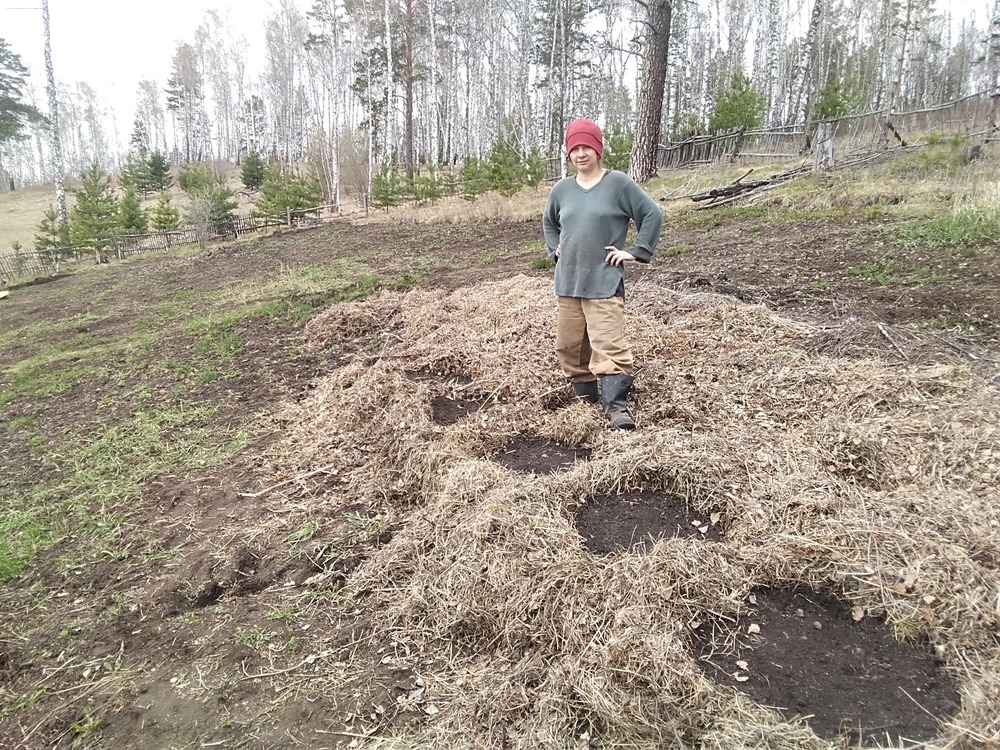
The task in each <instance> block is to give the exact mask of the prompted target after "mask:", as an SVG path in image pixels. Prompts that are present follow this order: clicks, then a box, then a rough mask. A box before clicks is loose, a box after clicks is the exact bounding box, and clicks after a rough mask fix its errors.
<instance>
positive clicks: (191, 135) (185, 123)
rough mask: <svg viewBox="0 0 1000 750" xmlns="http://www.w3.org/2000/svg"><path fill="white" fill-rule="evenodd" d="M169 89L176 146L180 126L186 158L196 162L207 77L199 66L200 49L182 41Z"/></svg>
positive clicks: (186, 160)
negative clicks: (204, 77) (202, 75)
mask: <svg viewBox="0 0 1000 750" xmlns="http://www.w3.org/2000/svg"><path fill="white" fill-rule="evenodd" d="M166 93H167V109H168V110H169V111H170V112H171V114H172V116H173V120H174V150H175V151H176V150H177V149H178V144H177V140H176V135H177V131H178V129H179V130H180V133H181V136H182V144H183V152H182V154H183V158H184V161H185V162H192V161H194V160H195V158H196V155H197V154H198V153H199V152H200V145H201V144H200V143H198V135H199V134H198V130H199V123H200V122H201V117H200V114H201V111H202V110H203V109H204V81H203V80H202V77H201V73H200V72H199V70H198V55H197V52H196V51H195V49H194V47H192V46H191V45H190V44H187V43H183V44H180V45H178V47H177V50H176V51H175V52H174V60H173V68H172V71H171V74H170V78H169V80H168V81H167V89H166Z"/></svg>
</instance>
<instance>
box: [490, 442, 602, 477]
mask: <svg viewBox="0 0 1000 750" xmlns="http://www.w3.org/2000/svg"><path fill="white" fill-rule="evenodd" d="M588 458H590V449H589V448H572V447H570V446H568V445H560V444H559V443H555V442H553V441H551V440H546V439H545V438H540V437H536V436H533V435H532V436H524V437H520V438H518V439H517V440H515V441H513V442H512V443H508V444H507V445H506V446H505V447H504V449H503V450H501V451H500V452H499V453H497V454H496V455H495V456H493V459H494V460H495V461H496V462H497V463H499V464H500V465H501V466H506V467H507V468H508V469H510V470H512V471H516V472H518V473H519V474H552V473H553V472H556V471H561V470H562V469H565V468H567V467H570V466H572V465H573V464H575V463H576V462H577V461H586V460H587V459H588Z"/></svg>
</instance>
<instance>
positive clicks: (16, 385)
mask: <svg viewBox="0 0 1000 750" xmlns="http://www.w3.org/2000/svg"><path fill="white" fill-rule="evenodd" d="M62 359H64V358H63V357H62V356H59V357H56V358H47V357H35V358H33V359H32V360H30V361H28V362H23V363H19V365H17V367H16V368H15V370H14V373H13V377H12V378H11V380H10V384H9V385H8V386H7V387H6V388H5V389H4V390H2V391H0V406H3V405H4V404H7V403H10V402H11V401H13V400H14V399H15V398H18V397H19V396H27V397H30V398H44V397H45V396H54V395H56V394H58V393H65V392H66V391H68V390H70V389H71V388H73V387H74V386H76V385H77V384H79V383H83V382H86V381H88V380H92V379H93V378H94V377H95V376H96V375H97V373H98V369H97V368H96V367H94V366H93V365H84V364H79V363H76V362H72V363H69V364H65V363H63V364H62V366H59V364H60V360H62Z"/></svg>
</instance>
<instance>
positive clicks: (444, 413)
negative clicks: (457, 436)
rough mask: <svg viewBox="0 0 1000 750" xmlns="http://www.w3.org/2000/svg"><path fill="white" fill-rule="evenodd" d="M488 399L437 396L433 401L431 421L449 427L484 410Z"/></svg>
mask: <svg viewBox="0 0 1000 750" xmlns="http://www.w3.org/2000/svg"><path fill="white" fill-rule="evenodd" d="M487 403H489V401H488V399H485V398H482V399H475V398H452V397H450V396H435V397H434V398H433V399H432V400H431V419H433V420H434V423H435V424H439V425H442V426H447V425H450V424H455V423H456V422H458V421H459V420H462V419H465V418H466V417H467V416H469V415H470V414H475V413H476V412H477V411H479V410H480V409H482V408H483V407H484V406H485V405H486V404H487Z"/></svg>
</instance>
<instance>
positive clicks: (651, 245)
mask: <svg viewBox="0 0 1000 750" xmlns="http://www.w3.org/2000/svg"><path fill="white" fill-rule="evenodd" d="M621 200H622V204H623V206H622V207H623V208H624V209H625V211H626V213H628V214H629V216H631V217H632V220H633V221H635V228H636V234H635V240H634V241H633V242H632V246H631V247H630V248H629V249H628V251H629V252H630V253H631V254H632V255H633V256H634V257H635V259H636V260H637V261H639V262H640V263H649V261H650V260H652V258H653V250H654V249H655V248H656V244H657V243H658V242H659V241H660V230H661V229H662V228H663V212H662V211H661V210H660V206H659V204H658V203H657V202H656V201H654V200H653V199H652V198H651V197H650V196H649V194H648V193H647V192H646V191H645V190H643V189H642V188H641V187H639V185H638V184H636V182H635V181H634V180H632V179H630V178H628V182H627V183H626V185H625V189H624V190H623V191H622V194H621Z"/></svg>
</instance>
